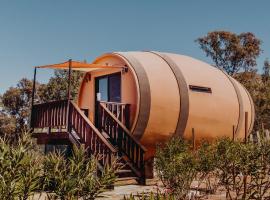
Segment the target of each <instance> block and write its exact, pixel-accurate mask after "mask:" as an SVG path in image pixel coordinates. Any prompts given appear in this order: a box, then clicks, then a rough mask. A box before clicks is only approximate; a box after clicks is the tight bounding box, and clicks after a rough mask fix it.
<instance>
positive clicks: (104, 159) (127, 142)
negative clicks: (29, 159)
mask: <svg viewBox="0 0 270 200" xmlns="http://www.w3.org/2000/svg"><path fill="white" fill-rule="evenodd" d="M116 104H117V103H114V104H113V105H112V106H110V103H108V102H107V103H105V102H101V103H100V104H99V107H98V111H99V123H98V127H95V125H94V124H93V123H92V122H91V121H90V120H89V119H88V118H87V117H86V116H85V114H84V113H83V112H82V111H81V109H80V108H79V107H78V106H77V105H76V104H75V103H74V102H72V101H69V100H60V101H54V102H49V103H43V104H36V105H33V107H32V113H31V128H32V129H33V134H34V137H36V138H37V142H38V144H71V143H72V144H75V145H77V146H80V145H84V146H85V148H87V150H88V151H89V154H91V155H94V156H96V157H99V158H101V159H99V165H100V167H101V168H102V167H104V166H105V165H106V164H108V165H110V164H111V163H112V161H113V157H114V158H117V159H118V160H119V162H121V163H122V164H123V166H124V167H123V168H122V169H121V170H119V171H118V172H117V175H118V177H119V180H128V179H134V180H136V181H137V182H138V183H139V184H145V174H144V153H145V151H146V149H145V148H144V147H143V145H142V144H140V142H139V141H137V140H136V138H134V137H133V136H132V134H131V133H130V131H129V130H128V128H127V127H126V125H124V124H126V122H127V121H128V120H127V119H126V117H124V116H125V115H124V113H125V111H126V110H125V109H124V106H121V104H118V105H116ZM44 129H46V130H47V132H45V133H44V132H41V131H40V130H44Z"/></svg>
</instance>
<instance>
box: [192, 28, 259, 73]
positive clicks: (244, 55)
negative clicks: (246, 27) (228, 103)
mask: <svg viewBox="0 0 270 200" xmlns="http://www.w3.org/2000/svg"><path fill="white" fill-rule="evenodd" d="M195 41H196V42H197V43H198V44H199V45H200V48H201V49H202V50H203V51H204V52H205V53H206V56H208V57H210V58H211V59H212V60H213V61H214V64H215V66H216V67H218V68H220V69H223V70H225V71H226V72H227V73H228V74H229V75H232V76H233V75H235V74H236V73H237V72H239V71H244V72H253V71H255V70H256V68H255V67H256V58H257V57H258V56H259V55H260V53H261V48H260V45H261V41H260V40H259V39H258V38H256V37H255V35H254V34H253V33H250V32H247V33H241V34H239V35H237V34H235V33H232V32H228V31H213V32H209V33H208V34H207V35H206V36H203V37H200V38H198V39H197V40H195Z"/></svg>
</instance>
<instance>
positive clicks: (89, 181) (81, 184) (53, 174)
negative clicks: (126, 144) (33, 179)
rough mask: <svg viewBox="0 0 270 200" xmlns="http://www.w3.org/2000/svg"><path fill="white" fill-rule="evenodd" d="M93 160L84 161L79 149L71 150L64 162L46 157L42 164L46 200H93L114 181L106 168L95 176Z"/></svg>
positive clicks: (58, 157) (54, 155) (54, 156)
mask: <svg viewBox="0 0 270 200" xmlns="http://www.w3.org/2000/svg"><path fill="white" fill-rule="evenodd" d="M97 166H98V163H97V160H96V159H95V158H93V157H90V158H89V157H88V156H87V154H86V151H85V150H84V149H83V148H76V147H74V151H73V155H72V156H71V157H70V158H68V159H65V158H64V156H63V155H62V154H61V153H59V152H55V153H50V154H49V155H48V156H46V158H45V162H44V183H45V190H46V191H47V192H48V193H47V196H48V198H49V199H61V200H62V199H63V200H64V199H65V200H72V199H79V198H82V199H85V200H86V199H87V200H88V199H89V200H92V199H95V197H97V196H98V195H99V194H100V193H101V192H103V191H104V190H105V189H106V188H107V187H108V186H110V185H112V184H113V183H114V181H115V178H116V176H115V174H114V168H113V167H109V166H106V167H105V170H104V171H103V172H102V173H101V175H100V176H97V171H98V169H97Z"/></svg>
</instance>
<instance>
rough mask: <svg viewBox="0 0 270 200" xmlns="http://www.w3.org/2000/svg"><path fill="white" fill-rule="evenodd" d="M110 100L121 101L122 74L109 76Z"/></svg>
mask: <svg viewBox="0 0 270 200" xmlns="http://www.w3.org/2000/svg"><path fill="white" fill-rule="evenodd" d="M109 100H110V101H112V102H121V74H116V75H112V76H110V77H109Z"/></svg>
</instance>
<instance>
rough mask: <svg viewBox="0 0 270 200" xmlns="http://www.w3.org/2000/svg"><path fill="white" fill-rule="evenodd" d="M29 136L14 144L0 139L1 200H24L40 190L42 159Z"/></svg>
mask: <svg viewBox="0 0 270 200" xmlns="http://www.w3.org/2000/svg"><path fill="white" fill-rule="evenodd" d="M36 152H37V151H36V149H35V148H34V145H33V143H32V140H31V137H30V136H29V134H27V133H24V134H23V135H22V137H21V138H19V140H18V142H17V143H16V144H13V145H12V144H11V142H10V141H8V140H5V139H0V196H1V199H3V200H12V199H21V200H26V199H28V198H29V197H31V196H33V194H34V192H35V191H37V190H39V188H40V177H41V172H42V171H41V166H42V157H41V156H40V155H39V154H38V153H36Z"/></svg>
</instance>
